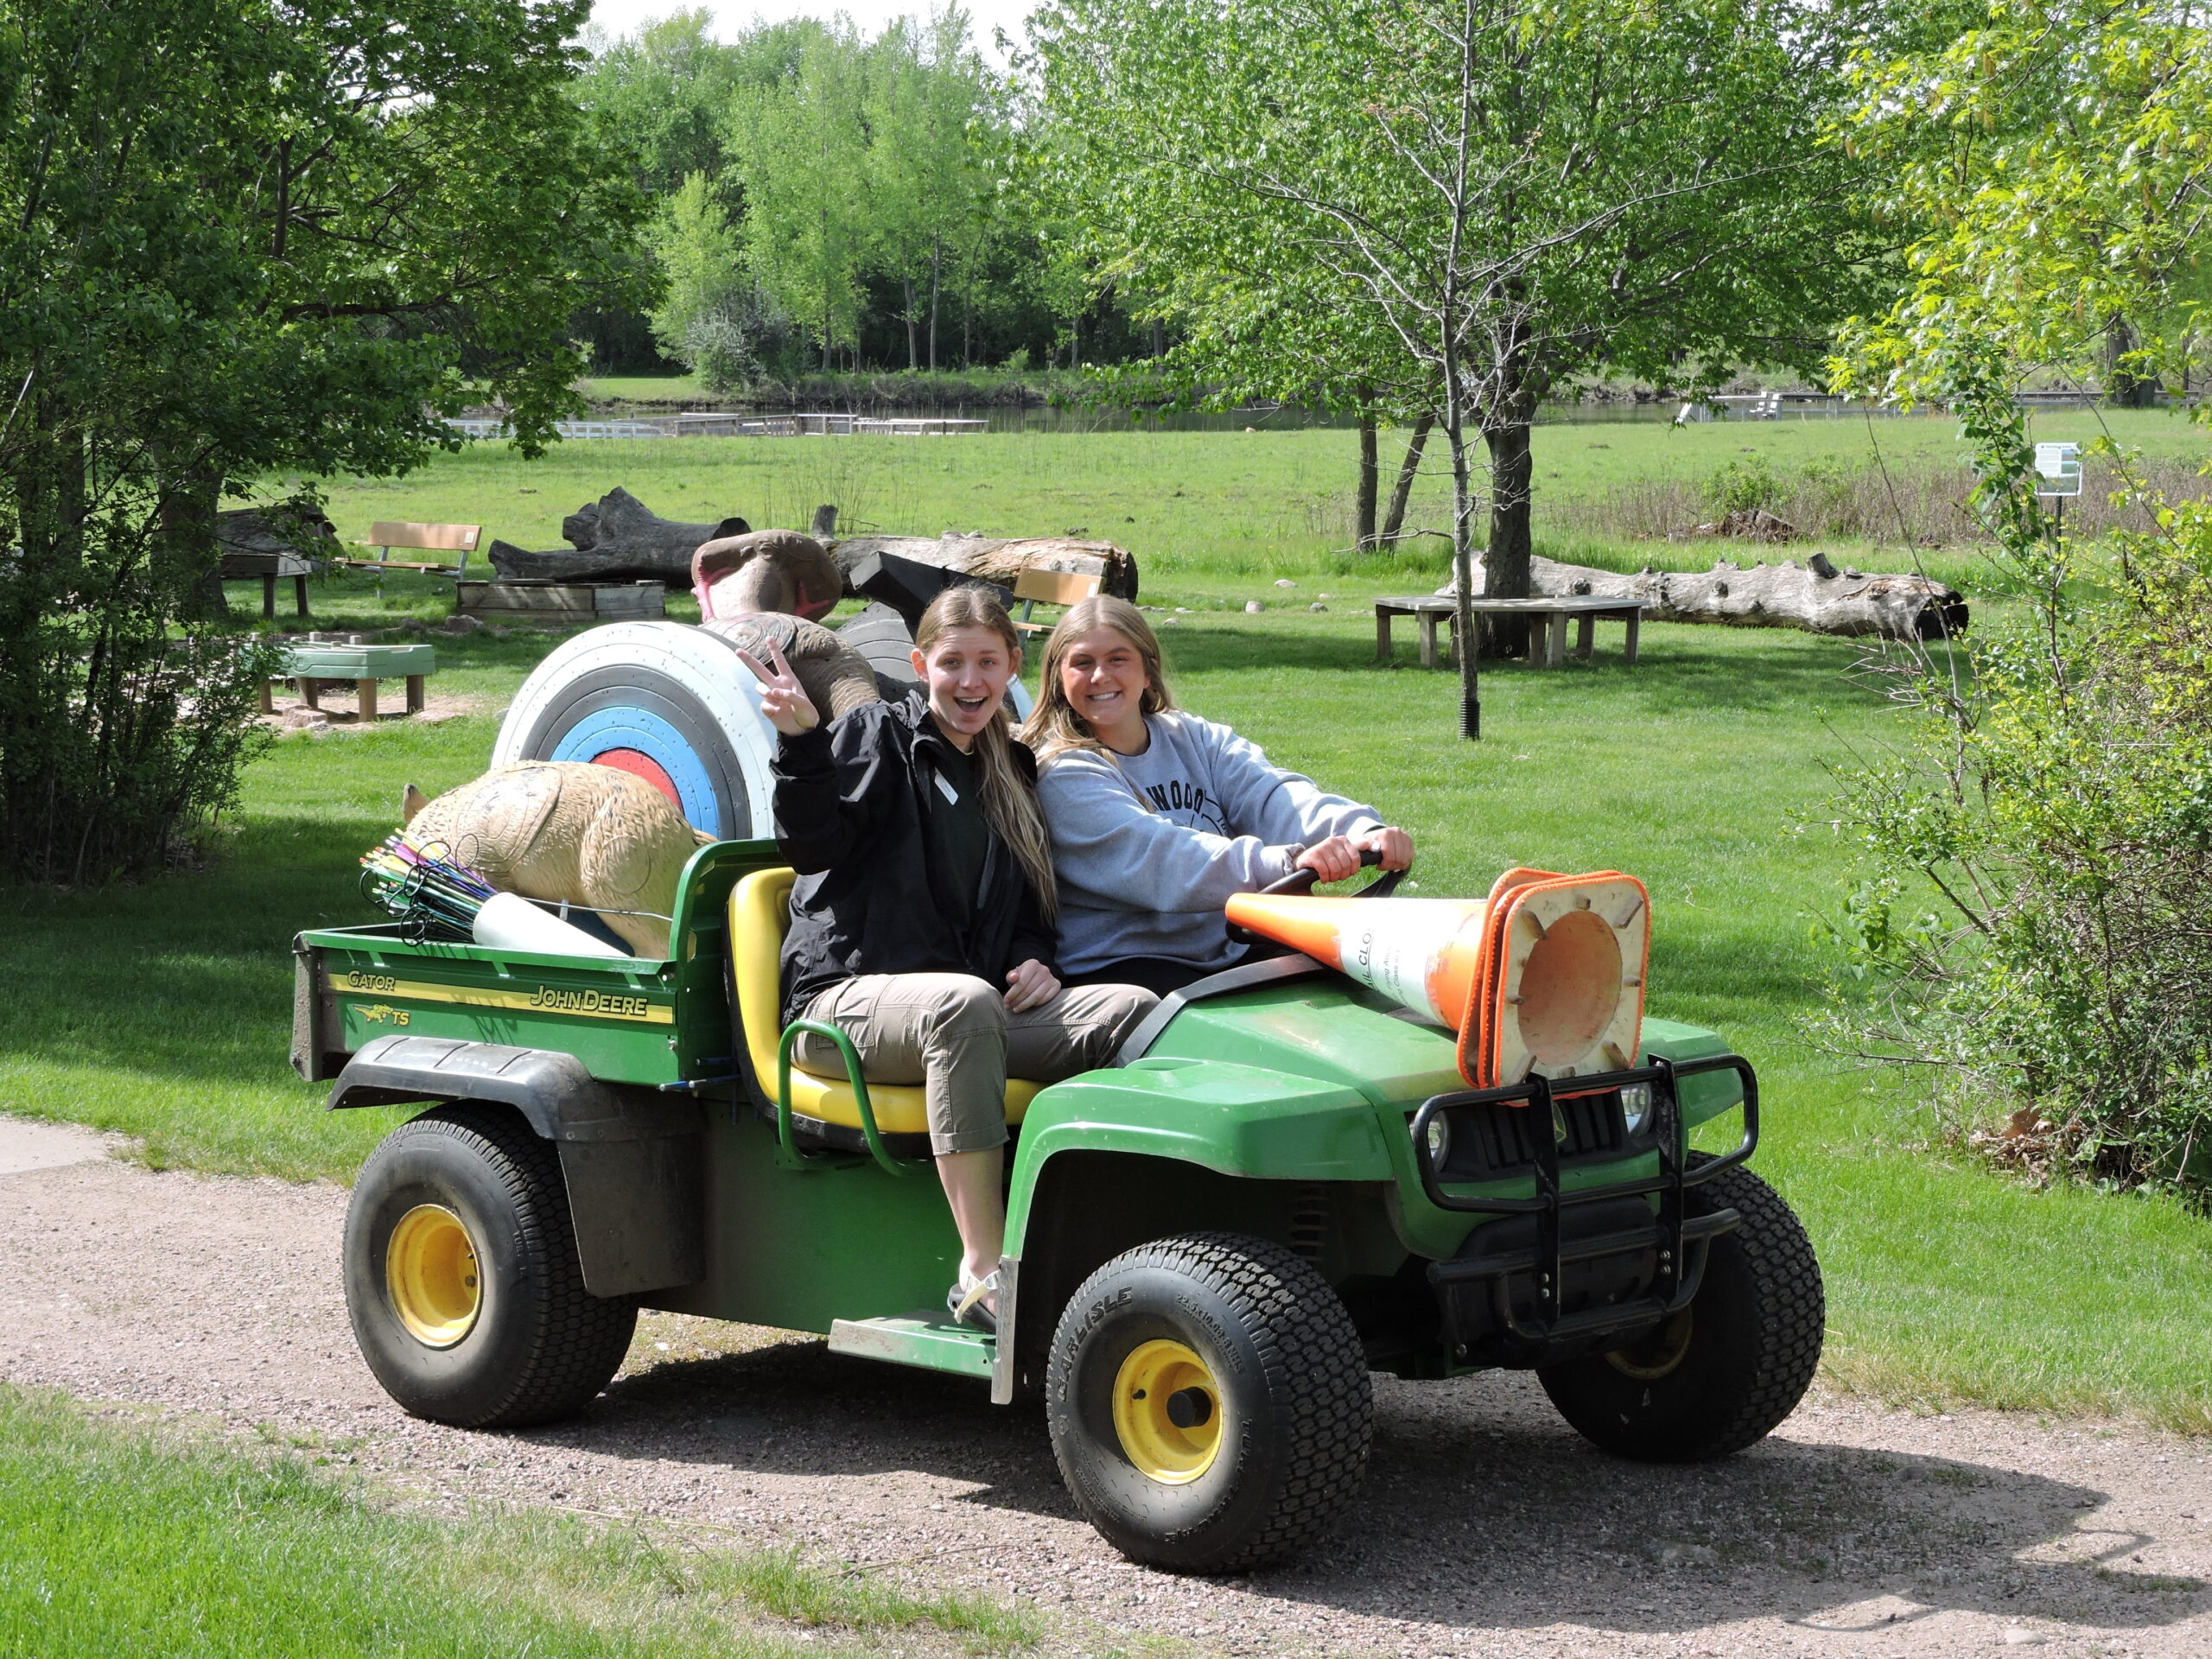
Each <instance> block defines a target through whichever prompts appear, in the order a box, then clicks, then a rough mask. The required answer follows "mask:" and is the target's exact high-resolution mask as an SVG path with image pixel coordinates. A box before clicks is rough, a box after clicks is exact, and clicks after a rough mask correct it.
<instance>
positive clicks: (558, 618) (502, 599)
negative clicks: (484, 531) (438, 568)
mask: <svg viewBox="0 0 2212 1659" xmlns="http://www.w3.org/2000/svg"><path fill="white" fill-rule="evenodd" d="M458 592H459V594H460V611H461V615H463V616H479V617H483V618H484V619H486V620H506V621H523V622H618V621H635V620H639V619H640V618H645V619H651V618H653V617H660V616H665V615H667V614H668V602H667V601H668V584H667V583H666V582H529V581H524V582H461V583H460V584H459V586H458Z"/></svg>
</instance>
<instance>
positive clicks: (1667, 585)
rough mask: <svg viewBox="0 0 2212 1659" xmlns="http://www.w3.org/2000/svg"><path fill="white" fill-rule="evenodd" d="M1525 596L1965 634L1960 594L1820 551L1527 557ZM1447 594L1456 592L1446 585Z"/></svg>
mask: <svg viewBox="0 0 2212 1659" xmlns="http://www.w3.org/2000/svg"><path fill="white" fill-rule="evenodd" d="M1529 588H1530V593H1529V597H1531V598H1538V599H1559V598H1563V597H1566V596H1567V595H1570V594H1596V595H1597V596H1599V597H1600V598H1604V599H1639V600H1642V601H1643V619H1644V620H1646V621H1647V622H1722V623H1727V624H1729V625H1731V626H1736V627H1743V628H1802V629H1803V630H1804V631H1805V632H1808V633H1835V634H1846V635H1865V634H1874V635H1879V636H1882V637H1884V638H1887V639H1944V638H1947V637H1955V636H1956V635H1959V634H1961V633H1964V632H1966V629H1967V620H1968V618H1967V602H1966V601H1965V600H1964V599H1963V598H1961V596H1960V595H1959V594H1958V592H1957V591H1956V590H1955V589H1954V588H1947V587H1945V586H1944V585H1943V584H1942V582H1931V581H1930V580H1929V579H1928V578H1927V577H1925V576H1913V575H1881V574H1879V573H1877V572H1871V571H1860V570H1855V569H1851V568H1849V567H1848V566H1847V567H1845V568H1843V569H1837V568H1836V567H1835V566H1834V564H1832V563H1829V561H1828V557H1827V555H1826V554H1824V553H1815V554H1814V555H1813V556H1811V557H1810V558H1809V559H1808V560H1807V561H1806V562H1805V563H1803V564H1802V565H1801V564H1799V563H1797V561H1796V560H1795V559H1785V560H1783V562H1782V563H1779V564H1765V563H1758V564H1753V565H1751V566H1749V567H1748V568H1747V567H1745V566H1743V565H1739V564H1737V563H1733V562H1732V561H1731V560H1727V559H1721V560H1718V561H1716V562H1715V563H1714V564H1713V569H1710V570H1703V571H1695V572H1690V573H1687V574H1684V573H1677V572H1673V571H1658V570H1641V571H1637V573H1635V574H1634V575H1621V574H1620V573H1619V572H1618V571H1615V570H1599V569H1592V568H1591V567H1589V566H1587V565H1580V564H1560V563H1557V562H1556V561H1554V560H1552V559H1548V558H1545V557H1544V556H1542V555H1541V554H1537V555H1535V556H1531V558H1530V559H1529ZM1444 591H1445V592H1446V593H1451V592H1453V591H1455V589H1453V588H1446V589H1445V590H1444Z"/></svg>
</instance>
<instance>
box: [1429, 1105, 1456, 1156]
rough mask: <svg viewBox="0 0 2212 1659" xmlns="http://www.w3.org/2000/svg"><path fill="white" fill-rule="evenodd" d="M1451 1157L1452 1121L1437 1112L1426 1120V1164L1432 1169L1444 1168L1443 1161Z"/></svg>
mask: <svg viewBox="0 0 2212 1659" xmlns="http://www.w3.org/2000/svg"><path fill="white" fill-rule="evenodd" d="M1451 1155H1452V1120H1451V1119H1450V1118H1448V1117H1446V1116H1445V1115H1444V1114H1443V1113H1441V1112H1439V1113H1437V1114H1436V1115H1435V1116H1433V1117H1432V1118H1430V1119H1429V1120H1428V1162H1429V1167H1430V1168H1432V1169H1441V1168H1443V1167H1444V1160H1446V1159H1447V1158H1449V1157H1450V1156H1451Z"/></svg>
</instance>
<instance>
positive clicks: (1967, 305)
mask: <svg viewBox="0 0 2212 1659" xmlns="http://www.w3.org/2000/svg"><path fill="white" fill-rule="evenodd" d="M2203 24H2204V20H2203V16H2202V12H2201V11H2200V10H2198V9H2196V8H2193V7H2151V6H2134V5H2129V6H2120V7H2109V6H2095V5H2088V4H2082V3H2077V0H2056V3H2053V0H2043V3H2037V4H2031V5H2028V6H2025V7H2016V8H2005V9H2003V10H1992V11H1991V12H1990V13H1989V14H1988V15H1987V16H1986V18H1984V19H1982V20H1980V22H1979V24H1978V26H1976V27H1974V28H1971V29H1964V30H1961V31H1960V32H1958V33H1957V34H1956V35H1955V37H1954V38H1952V39H1950V40H1948V41H1944V42H1941V43H1938V44H1936V45H1935V46H1933V47H1931V48H1926V49H1923V50H1920V51H1916V52H1907V53H1902V54H1890V55H1886V56H1877V55H1872V54H1870V55H1869V56H1867V57H1866V59H1865V60H1863V61H1862V62H1861V64H1860V66H1859V90H1860V93H1861V97H1862V99H1863V101H1862V103H1861V105H1860V106H1859V111H1858V117H1857V121H1856V123H1855V124H1854V126H1853V129H1852V130H1851V131H1850V134H1849V136H1850V139H1851V142H1852V143H1853V145H1854V147H1856V148H1858V149H1859V150H1860V151H1861V152H1862V153H1863V154H1865V155H1866V156H1869V157H1870V158H1871V159H1872V160H1873V161H1874V162H1876V163H1878V165H1879V166H1880V167H1881V168H1883V169H1884V171H1885V175H1887V177H1888V178H1889V179H1890V180H1891V185H1890V190H1889V194H1888V197H1887V200H1886V202H1885V208H1886V210H1887V211H1889V212H1891V213H1896V214H1897V215H1899V216H1900V217H1901V219H1903V221H1904V222H1905V223H1908V224H1910V225H1912V226H1916V227H1918V228H1919V230H1920V234H1919V236H1918V238H1917V239H1916V240H1915V241H1914V242H1913V244H1912V245H1911V246H1910V249H1909V251H1908V254H1907V262H1906V263H1907V265H1908V267H1909V269H1910V273H1911V277H1912V281H1911V284H1910V291H1909V292H1908V293H1907V294H1906V295H1905V296H1904V298H1903V299H1901V300H1900V301H1899V302H1897V304H1896V305H1895V306H1893V307H1892V308H1890V309H1889V310H1888V312H1887V313H1886V315H1883V316H1880V317H1878V318H1876V319H1874V320H1872V321H1870V322H1868V323H1867V324H1866V325H1864V326H1862V327H1858V328H1856V329H1854V330H1853V332H1852V334H1851V336H1850V338H1849V340H1848V341H1847V346H1848V350H1847V353H1846V354H1845V355H1844V356H1843V357H1842V358H1841V359H1840V360H1839V362H1838V365H1837V378H1838V382H1839V384H1840V385H1845V386H1847V387H1850V388H1853V389H1859V390H1871V391H1880V392H1883V393H1885V394H1886V395H1888V396H1891V397H1896V398H1897V399H1898V400H1899V401H1901V402H1911V401H1914V400H1917V399H1923V398H1928V397H1938V398H1941V399H1942V400H1943V401H1944V402H1946V403H1947V404H1949V406H1950V407H1951V408H1952V410H1954V412H1955V414H1956V415H1957V416H1959V419H1960V423H1961V429H1962V432H1963V434H1964V435H1965V436H1966V437H1967V439H1968V440H1969V441H1970V442H1972V444H1973V446H1974V467H1975V471H1976V473H1977V474H1978V477H1979V484H1978V486H1977V489H1976V491H1975V494H1974V503H1975V505H1976V507H1977V508H1978V510H1979V511H1980V513H1981V515H1982V517H1983V519H1984V522H1985V524H1986V526H1987V528H1988V529H1989V531H1990V532H1991V535H1992V537H1993V540H1994V542H1995V543H1996V544H1997V547H1998V549H1999V554H1998V565H1997V573H1998V575H1999V579H2000V580H2002V581H2003V582H2004V584H2005V586H2006V587H2009V588H2010V589H2011V591H2012V596H2013V598H2014V599H2015V601H2016V603H2015V605H2014V606H2013V607H2008V608H2009V614H2008V613H1999V614H1998V615H1997V617H1995V618H1994V619H1993V620H1992V621H1991V622H1988V623H1985V624H1984V625H1983V626H1980V627H1979V628H1978V629H1977V632H1976V635H1975V638H1974V640H1973V641H1972V642H1971V644H1966V643H1961V642H1952V643H1948V644H1946V645H1943V646H1942V647H1930V648H1929V650H1927V651H1925V652H1900V653H1898V654H1897V656H1896V657H1895V658H1894V659H1893V661H1892V664H1891V668H1892V671H1893V673H1894V675H1895V678H1896V680H1897V685H1896V688H1895V695H1896V696H1897V698H1898V700H1899V701H1900V702H1904V703H1905V704H1906V705H1908V706H1909V707H1910V709H1913V710H1914V711H1915V713H1916V715H1917V718H1916V720H1915V721H1914V722H1913V723H1912V725H1911V726H1910V728H1908V730H1907V732H1906V733H1905V734H1904V736H1903V737H1902V738H1901V739H1900V741H1898V742H1897V744H1896V745H1895V746H1893V747H1891V749H1890V750H1889V751H1888V752H1887V753H1885V754H1883V755H1881V756H1878V757H1875V758H1872V759H1871V760H1868V761H1867V762H1866V763H1865V764H1863V765H1861V766H1859V767H1858V768H1857V769H1856V770H1854V771H1853V772H1851V773H1849V774H1847V782H1848V784H1849V789H1848V791H1847V794H1846V795H1845V797H1844V798H1842V800H1841V801H1840V803H1839V806H1840V818H1841V819H1842V821H1843V822H1844V823H1847V825H1849V826H1851V827H1852V828H1853V829H1855V831H1856V832H1857V835H1858V837H1859V849H1860V855H1861V860H1862V874H1863V876H1864V880H1862V881H1861V883H1860V884H1859V887H1857V888H1856V890H1855V891H1854V893H1853V900H1852V903H1851V905H1850V907H1849V909H1848V912H1847V916H1846V918H1845V921H1844V924H1843V925H1842V926H1841V928H1840V930H1839V931H1840V933H1841V934H1842V936H1843V938H1844V941H1845V943H1846V944H1847V947H1848V954H1847V957H1846V959H1845V960H1846V969H1847V971H1846V974H1845V975H1844V976H1843V984H1842V986H1841V987H1840V991H1841V995H1840V997H1839V1001H1838V1007H1837V1010H1836V1014H1837V1018H1836V1022H1835V1029H1836V1032H1837V1033H1838V1036H1839V1038H1840V1042H1841V1043H1842V1044H1843V1046H1847V1047H1849V1048H1850V1049H1852V1050H1853V1051H1854V1052H1859V1053H1861V1054H1865V1055H1870V1056H1872V1057H1875V1058H1884V1059H1889V1060H1893V1061H1897V1062H1899V1063H1901V1064H1903V1065H1905V1066H1907V1067H1908V1068H1909V1069H1910V1071H1911V1072H1912V1073H1913V1074H1914V1075H1916V1076H1919V1077H1924V1078H1929V1079H1933V1080H1934V1085H1935V1086H1934V1096H1935V1099H1936V1103H1937V1106H1938V1109H1939V1111H1940V1112H1941V1113H1942V1119H1943V1122H1944V1124H1945V1127H1946V1128H1948V1130H1949V1131H1950V1132H1951V1133H1952V1135H1954V1136H1955V1138H1956V1139H1957V1140H1959V1141H1961V1142H1965V1143H1967V1144H1969V1145H1978V1146H1982V1147H1993V1148H1996V1149H1998V1150H1999V1152H2000V1155H2001V1156H2002V1157H2003V1159H2004V1160H2005V1161H2006V1162H2008V1163H2011V1164H2012V1165H2014V1166H2024V1167H2025V1168H2027V1169H2029V1170H2031V1171H2033V1172H2035V1173H2038V1174H2043V1175H2056V1176H2068V1175H2071V1176H2076V1177H2081V1178H2085V1179H2096V1180H2101V1181H2113V1182H2119V1183H2122V1184H2130V1185H2132V1184H2136V1183H2150V1184H2159V1185H2173V1186H2177V1187H2179V1188H2181V1189H2182V1190H2183V1192H2186V1193H2187V1194H2188V1195H2189V1196H2190V1198H2192V1199H2193V1200H2194V1201H2195V1202H2196V1203H2197V1204H2198V1205H2200V1206H2202V1205H2206V1204H2207V1203H2208V1202H2212V1154H2208V1148H2212V1048H2209V1047H2208V1044H2207V1040H2206V1033H2208V1032H2212V931H2208V930H2207V929H2206V928H2205V926H2204V925H2203V920H2202V918H2203V912H2204V900H2203V894H2204V892H2205V890H2206V887H2207V885H2208V884H2212V678H2209V677H2208V675H2207V671H2206V663H2207V660H2208V656H2207V640H2208V621H2209V620H2212V512H2208V511H2207V509H2206V507H2205V505H2204V504H2203V503H2202V502H2179V503H2168V502H2160V501H2157V500H2155V499H2152V500H2151V501H2150V502H2149V503H2148V505H2151V506H2152V507H2153V508H2154V509H2155V515H2154V517H2153V520H2152V522H2153V523H2154V525H2155V528H2153V529H2152V530H2149V531H2141V532H2134V533H2123V534H2119V535H2116V536H2114V537H2112V538H2111V542H2110V543H2109V545H2107V546H2105V547H2100V548H2088V547H2082V546H2079V545H2077V544H2076V543H2075V542H2074V541H2073V540H2072V539H2071V538H2068V537H2061V536H2060V535H2059V534H2058V530H2057V525H2056V523H2055V522H2054V519H2053V516H2052V515H2051V514H2050V512H2049V511H2048V510H2047V509H2046V507H2045V506H2044V504H2043V503H2042V502H2040V501H2039V500H2038V499H2037V496H2036V489H2037V482H2038V480H2037V477H2036V474H2035V472H2034V469H2033V462H2032V452H2031V448H2030V446H2029V443H2028V440H2027V435H2026V429H2025V422H2024V415H2023V411H2022V410H2021V409H2020V408H2019V407H2018V404H2017V402H2016V400H2015V397H2014V395H2013V394H2014V388H2015V387H2016V385H2018V381H2019V379H2020V378H2021V377H2022V376H2023V375H2024V373H2026V372H2028V371H2030V370H2031V369H2034V368H2038V367H2050V366H2053V365H2056V366H2060V367H2063V368H2068V369H2071V370H2075V371H2082V372H2088V371H2094V370H2096V369H2099V368H2102V369H2104V370H2106V371H2107V372H2110V371H2111V370H2112V369H2113V368H2114V367H2118V368H2120V369H2122V370H2124V371H2125V372H2126V374H2127V376H2128V377H2129V378H2137V379H2141V380H2150V379H2152V378H2154V377H2158V376H2164V375H2170V374H2172V373H2174V372H2177V370H2178V368H2179V366H2180V365H2181V364H2182V362H2183V353H2184V351H2185V349H2186V346H2187V343H2188V340H2189V337H2190V335H2191V334H2193V333H2196V332H2197V331H2199V330H2201V328H2202V310H2201V301H2200V300H2199V298H2198V295H2199V294H2200V292H2201V289H2199V288H2198V286H2197V283H2198V280H2199V279H2198V277H2196V273H2195V272H2194V271H2193V270H2191V265H2192V263H2193V261H2194V260H2195V258H2196V246H2197V244H2198V242H2199V241H2200V239H2201V232H2200V228H2199V227H2200V225H2201V223H2202V213H2203V209H2204V205H2205V202H2206V200H2207V188H2208V185H2212V41H2208V38H2207V35H2206V31H2205V29H2204V26H2203ZM2123 331H2124V333H2123ZM2107 389H2108V390H2113V389H2114V388H2113V385H2112V383H2111V382H2109V381H2108V382H2107ZM2201 414H2202V411H2200V417H2201ZM2107 464H2108V465H2109V466H2110V467H2112V468H2113V470H2114V471H2115V472H2117V473H2118V474H2119V475H2120V477H2121V478H2122V479H2123V480H2125V479H2126V477H2127V476H2128V474H2129V470H2130V469H2129V465H2128V461H2127V458H2126V456H2125V455H2121V454H2118V453H2117V452H2113V453H2112V454H2109V455H2108V457H2107ZM1993 1120H1994V1121H1993Z"/></svg>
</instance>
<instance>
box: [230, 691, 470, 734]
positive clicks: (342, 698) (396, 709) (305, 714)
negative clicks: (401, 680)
mask: <svg viewBox="0 0 2212 1659" xmlns="http://www.w3.org/2000/svg"><path fill="white" fill-rule="evenodd" d="M315 702H316V703H317V705H318V706H317V707H315V708H313V709H310V708H308V705H307V704H306V703H305V702H302V700H301V699H300V697H299V696H298V694H297V693H294V694H292V695H290V696H286V695H284V694H283V693H276V694H275V695H272V696H271V697H270V707H269V711H268V712H267V713H265V714H263V715H260V716H258V718H259V719H260V721H261V723H262V724H263V725H264V726H266V727H269V728H270V729H272V730H273V731H275V732H276V733H277V735H278V736H279V737H289V736H293V735H295V734H306V735H308V736H310V737H319V736H323V735H326V734H328V733H330V732H334V731H342V730H345V729H346V728H350V727H359V726H366V725H371V724H374V725H378V726H388V725H391V724H392V723H393V722H395V721H408V722H410V723H411V724H414V725H416V726H435V725H438V724H439V723H441V722H442V721H448V720H459V719H461V717H462V716H463V715H489V714H493V713H496V712H497V711H498V709H499V699H498V698H496V697H489V696H471V695H466V694H461V693H439V692H431V693H430V694H429V695H428V696H425V697H424V698H423V707H422V708H421V709H420V710H418V711H417V712H416V713H414V714H411V715H410V714H409V713H408V712H407V700H406V698H405V696H404V695H403V696H398V697H393V696H389V695H386V696H382V697H380V698H379V699H378V708H377V717H376V719H375V721H365V720H363V719H362V718H361V712H360V705H359V702H358V701H357V699H356V698H355V697H354V696H353V692H352V691H351V690H331V691H323V692H320V693H318V694H317V696H316V698H315Z"/></svg>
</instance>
